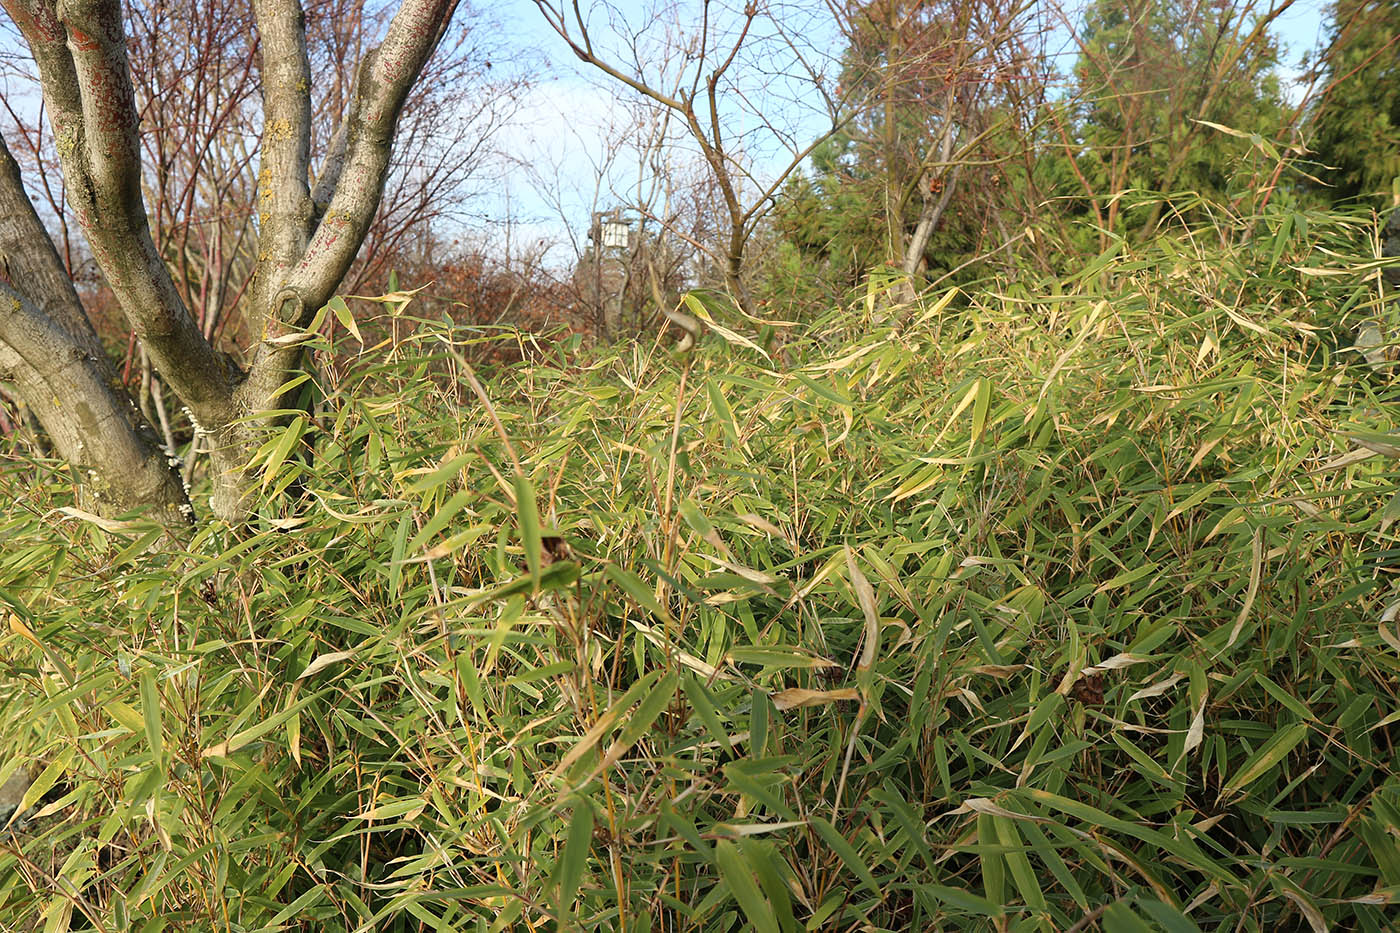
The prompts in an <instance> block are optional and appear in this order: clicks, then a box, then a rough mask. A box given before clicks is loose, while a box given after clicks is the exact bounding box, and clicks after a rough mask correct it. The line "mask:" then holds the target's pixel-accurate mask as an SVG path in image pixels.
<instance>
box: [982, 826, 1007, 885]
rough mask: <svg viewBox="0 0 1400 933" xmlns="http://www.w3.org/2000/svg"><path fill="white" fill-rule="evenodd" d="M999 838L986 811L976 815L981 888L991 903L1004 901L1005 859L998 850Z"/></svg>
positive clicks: (999, 845)
mask: <svg viewBox="0 0 1400 933" xmlns="http://www.w3.org/2000/svg"><path fill="white" fill-rule="evenodd" d="M1000 847H1001V840H1000V838H999V837H998V836H997V831H996V824H995V823H994V822H993V821H992V817H991V815H990V814H987V813H979V814H978V815H977V862H978V864H979V865H980V866H981V868H982V890H983V892H984V893H985V894H986V896H987V900H988V901H990V902H991V903H993V904H1005V903H1006V859H1005V857H1004V856H1003V855H1002V854H1001V853H1000V852H998V851H996V850H997V849H999V848H1000Z"/></svg>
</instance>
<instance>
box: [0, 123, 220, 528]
mask: <svg viewBox="0 0 1400 933" xmlns="http://www.w3.org/2000/svg"><path fill="white" fill-rule="evenodd" d="M0 381H3V382H8V383H11V384H13V385H14V386H15V388H16V389H17V390H18V393H19V396H20V397H21V398H23V399H24V400H25V402H26V403H27V404H28V405H29V407H30V408H31V409H32V410H33V412H34V416H35V417H36V418H38V420H39V423H40V424H41V425H42V426H43V428H44V431H45V432H46V433H47V434H48V437H49V440H50V442H51V443H52V444H53V447H54V450H55V451H56V452H57V453H58V455H59V456H61V457H63V458H64V459H65V460H67V461H68V463H69V465H70V466H72V468H73V469H74V470H75V471H76V473H77V479H78V482H79V490H80V493H81V494H80V500H79V501H80V502H81V503H82V504H83V505H84V506H85V507H86V508H88V509H89V510H91V511H94V512H98V513H100V514H106V515H119V514H122V513H125V512H130V511H132V510H134V509H137V508H140V507H143V506H149V507H151V509H152V512H153V515H154V517H155V518H157V519H158V520H159V521H161V522H162V523H164V524H166V525H170V526H174V525H179V524H183V523H188V522H189V521H190V520H191V519H192V517H193V511H192V510H191V508H190V504H189V499H188V497H187V496H186V494H185V488H184V483H183V482H182V481H181V479H180V474H179V472H178V471H177V470H176V469H175V466H176V463H175V462H174V460H173V458H172V457H171V455H170V452H169V451H167V450H165V449H164V448H163V447H162V446H161V444H160V441H159V440H158V438H157V436H156V432H155V431H154V429H152V427H151V425H150V423H149V422H147V421H146V419H145V418H144V417H142V415H141V412H140V411H139V410H138V409H137V407H136V405H135V404H134V403H133V402H132V400H131V397H130V396H129V395H128V394H127V392H126V389H125V388H124V387H123V386H122V383H121V380H120V379H118V378H117V373H116V370H115V369H114V368H113V366H112V364H111V361H110V360H109V359H108V358H107V355H106V353H105V352H104V351H103V348H102V345H101V343H100V342H99V341H98V339H97V334H96V333H95V332H94V331H93V329H92V325H91V324H90V323H89V322H88V319H87V316H86V315H85V314H84V312H83V307H82V304H81V303H80V302H79V301H78V293H77V291H76V290H75V289H74V288H73V283H72V281H71V280H70V279H69V277H68V273H67V271H66V270H65V269H64V267H63V261H62V260H61V259H59V257H58V253H57V251H56V250H55V249H54V246H53V241H52V240H50V239H49V237H48V234H47V233H46V232H45V230H44V226H43V224H42V223H41V222H40V220H39V217H38V215H37V214H36V213H35V211H34V206H33V204H31V203H30V201H29V198H28V196H27V195H26V194H25V193H24V188H23V186H22V184H21V183H20V175H19V166H18V165H16V164H15V160H14V158H13V157H11V155H10V151H9V149H7V148H6V147H5V145H4V142H3V140H0Z"/></svg>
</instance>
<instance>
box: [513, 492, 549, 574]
mask: <svg viewBox="0 0 1400 933" xmlns="http://www.w3.org/2000/svg"><path fill="white" fill-rule="evenodd" d="M515 514H516V517H517V518H519V519H520V542H521V544H522V545H524V547H525V566H526V567H528V568H529V570H530V579H531V580H533V581H534V583H535V587H536V588H537V589H538V587H539V582H540V566H541V564H542V560H541V557H540V554H541V551H542V545H541V544H540V540H541V537H542V536H541V534H540V513H539V509H538V507H537V506H536V504H535V486H534V484H533V483H531V482H530V478H529V477H528V476H525V475H524V474H523V473H522V474H519V475H517V476H516V477H515Z"/></svg>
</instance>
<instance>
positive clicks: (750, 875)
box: [715, 839, 780, 933]
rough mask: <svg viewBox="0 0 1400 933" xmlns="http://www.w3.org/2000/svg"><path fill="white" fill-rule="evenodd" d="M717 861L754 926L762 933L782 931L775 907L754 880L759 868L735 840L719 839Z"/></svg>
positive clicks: (716, 849) (727, 883)
mask: <svg viewBox="0 0 1400 933" xmlns="http://www.w3.org/2000/svg"><path fill="white" fill-rule="evenodd" d="M715 864H716V866H717V867H718V868H719V874H720V877H721V878H722V879H724V883H725V885H726V886H727V887H728V889H729V893H730V895H731V896H732V897H733V898H734V900H735V901H736V902H738V904H739V907H740V909H741V910H743V912H744V916H746V917H748V919H749V924H750V925H751V926H752V927H753V929H755V930H758V931H760V933H780V929H779V926H778V918H777V917H776V916H774V914H773V907H772V905H771V904H769V903H768V900H767V899H766V898H765V897H764V896H763V894H762V892H760V891H759V890H758V884H757V883H756V882H755V881H754V876H755V874H756V872H755V871H754V870H753V868H752V867H751V866H750V865H749V864H748V862H747V861H745V860H744V858H743V856H742V855H740V853H739V849H738V847H737V846H735V845H734V843H733V842H731V841H729V840H728V839H721V840H719V841H718V842H716V843H715Z"/></svg>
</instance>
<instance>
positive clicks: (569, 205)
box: [481, 0, 1327, 267]
mask: <svg viewBox="0 0 1400 933" xmlns="http://www.w3.org/2000/svg"><path fill="white" fill-rule="evenodd" d="M777 2H778V0H773V3H774V5H775V6H776V4H777ZM1265 3H1267V0H1265ZM694 7H695V4H694V2H693V0H689V2H683V3H682V5H681V8H680V11H679V12H678V13H677V14H675V18H674V19H673V20H669V21H668V20H667V19H666V18H664V17H656V16H655V15H654V14H652V13H650V12H649V11H650V10H652V9H654V8H655V5H654V4H652V3H647V2H641V0H619V2H616V3H614V4H613V9H614V10H616V11H617V12H618V13H619V14H620V16H621V20H620V21H616V24H617V25H619V26H621V27H622V28H623V29H625V30H631V31H634V32H644V33H645V34H648V35H657V34H660V33H662V32H664V31H665V29H666V27H667V25H668V22H674V23H676V25H678V26H680V27H681V28H684V27H685V26H688V25H690V24H691V23H693V22H694V20H691V19H687V17H688V16H693V12H694ZM1326 7H1327V4H1326V3H1324V2H1323V0H1295V2H1294V3H1293V4H1292V5H1291V6H1290V7H1289V9H1288V10H1287V11H1286V12H1285V13H1284V14H1283V15H1281V16H1280V17H1279V18H1278V20H1277V21H1276V23H1275V27H1274V34H1275V36H1276V37H1277V38H1278V40H1279V41H1280V44H1281V46H1282V47H1283V52H1284V54H1283V56H1282V58H1283V68H1282V69H1281V70H1282V72H1283V76H1284V78H1285V81H1286V82H1287V81H1288V79H1290V78H1291V77H1293V76H1295V75H1297V74H1299V70H1298V67H1297V66H1298V62H1299V60H1300V58H1301V57H1302V56H1303V54H1304V53H1306V52H1307V51H1309V50H1311V49H1313V48H1315V47H1316V45H1317V43H1318V41H1319V40H1320V39H1321V38H1322V29H1323V25H1324V21H1325V10H1326ZM587 8H588V7H587V6H585V9H587ZM825 9H826V3H825V0H787V5H786V6H785V7H784V8H783V14H782V15H783V19H784V21H785V22H787V21H791V22H793V23H796V24H797V27H796V31H800V33H801V38H802V39H803V40H804V41H805V42H806V43H807V44H808V46H809V48H810V54H811V55H812V56H819V55H821V54H825V55H826V56H828V58H829V59H830V60H831V61H834V59H835V57H836V56H838V55H839V53H840V49H841V42H840V38H839V35H838V33H837V31H836V29H835V28H834V27H832V26H831V25H830V24H829V20H826V19H825V18H824V16H823V15H822V12H823V11H824V10H825ZM497 16H499V17H500V18H501V20H502V21H503V23H502V24H503V26H504V33H505V35H506V36H510V37H511V39H510V40H509V41H511V43H512V44H513V45H517V44H518V47H519V48H520V49H521V50H522V54H524V55H530V56H532V57H536V56H537V57H538V60H539V61H540V62H541V63H542V64H544V66H545V73H544V75H543V77H542V78H541V81H540V82H539V83H538V84H537V85H536V86H535V88H534V89H533V90H532V91H531V93H530V94H529V95H528V97H527V98H526V100H525V101H524V102H523V104H524V105H523V107H522V112H521V120H520V122H519V124H518V125H517V126H515V127H514V128H512V129H511V130H509V131H508V132H507V133H506V135H505V136H504V137H503V139H502V140H501V143H502V145H503V148H505V149H507V150H508V151H509V152H511V153H512V155H513V156H514V157H515V158H516V159H518V160H519V161H520V162H521V163H528V166H527V165H526V164H520V165H515V166H513V167H511V168H510V169H509V170H508V171H507V172H505V174H504V176H503V181H502V184H501V187H500V188H499V189H498V191H497V192H496V194H495V196H494V197H492V196H488V197H487V198H486V199H485V203H484V204H483V205H482V207H483V210H482V214H483V215H484V216H485V217H486V218H487V220H488V222H487V224H486V226H485V228H484V229H483V230H482V232H481V235H482V237H483V239H484V240H485V241H486V242H485V244H484V245H486V246H487V247H488V248H489V249H491V250H492V251H493V252H500V251H501V250H502V245H501V242H500V241H501V239H502V237H503V236H504V235H505V230H504V227H503V225H502V224H501V223H499V221H500V220H502V219H504V218H507V217H509V218H511V220H512V223H511V225H510V233H509V235H510V237H511V243H512V246H511V249H512V252H516V253H517V254H518V252H519V251H520V250H521V249H522V248H523V249H526V250H528V249H530V248H532V247H534V246H535V244H540V243H544V244H553V248H552V249H551V251H550V254H549V264H550V265H552V266H555V267H563V266H566V265H567V264H568V263H569V262H570V261H571V258H572V254H573V244H572V243H571V240H572V241H573V242H574V243H577V242H581V241H580V239H579V238H581V237H582V236H583V235H584V232H585V231H586V229H587V225H588V220H589V216H590V212H591V211H592V210H593V209H595V206H596V208H608V207H612V206H613V205H614V204H617V203H620V202H624V201H626V200H628V199H630V198H631V197H633V196H635V194H636V189H637V185H638V182H639V180H641V179H642V178H643V176H644V175H645V172H644V171H640V170H639V168H638V165H637V159H636V157H635V155H631V156H629V154H628V153H626V152H624V153H622V154H621V155H618V156H615V157H614V160H613V162H612V163H611V167H610V168H609V167H608V166H609V156H608V153H609V151H610V149H611V148H615V145H616V139H617V138H618V137H619V135H625V132H624V131H625V127H626V126H627V125H628V123H629V122H630V120H629V113H628V107H627V105H626V102H627V101H629V100H630V99H631V97H630V96H629V95H630V93H631V92H629V91H626V90H625V89H623V88H621V87H620V86H619V85H617V84H616V83H614V82H611V81H610V80H609V79H607V78H606V77H604V76H602V75H601V74H599V73H598V72H597V71H596V70H595V69H591V68H589V67H587V66H584V65H583V64H582V63H581V62H579V61H578V60H577V59H576V58H575V57H574V56H573V54H572V53H571V52H570V51H569V50H568V48H567V47H566V45H565V44H564V42H563V40H561V39H560V38H559V37H558V36H557V35H556V34H555V33H554V32H553V30H551V29H550V28H549V26H548V25H547V24H546V23H545V21H544V18H543V16H542V15H541V14H540V12H539V11H538V9H537V8H536V6H535V4H534V3H531V2H525V0H512V2H510V3H509V4H508V5H506V6H505V7H503V8H501V9H499V10H498V11H497ZM595 17H596V19H595V21H594V25H595V27H597V28H596V29H595V34H596V35H597V36H598V37H601V38H604V40H605V41H609V42H612V43H613V45H612V50H613V52H614V54H617V55H620V54H621V50H622V49H623V48H624V46H623V45H622V44H621V43H618V42H617V41H616V40H615V39H614V38H612V37H613V35H614V33H613V32H612V30H609V29H608V28H606V26H607V22H606V20H605V19H604V18H603V16H602V14H601V13H597V14H595ZM803 17H805V19H803ZM1066 38H1067V37H1066ZM1052 41H1053V40H1052ZM1065 49H1066V52H1065V53H1066V54H1067V55H1071V54H1072V50H1071V49H1070V48H1069V47H1068V45H1066V47H1065ZM649 56H650V57H645V58H644V60H645V62H646V64H647V66H648V67H649V68H657V67H659V66H660V62H658V61H657V60H656V59H657V57H658V56H659V53H658V51H657V50H655V49H653V50H652V51H651V52H650V53H649ZM791 87H795V85H793V86H791ZM758 90H759V91H763V90H768V91H772V90H773V89H772V88H761V89H758ZM1290 91H1291V94H1292V95H1294V96H1295V98H1296V95H1300V94H1301V93H1302V89H1301V88H1298V87H1292V88H1290ZM773 101H777V106H778V109H779V110H783V109H786V111H787V112H786V113H784V114H783V115H784V116H785V117H786V118H787V120H788V123H789V124H790V125H791V126H792V127H794V128H795V132H796V135H797V136H799V137H800V136H802V135H803V134H804V133H805V134H806V135H807V136H808V138H810V137H811V136H814V135H815V134H816V133H817V132H819V131H820V129H821V126H822V121H821V119H820V114H819V113H818V112H817V111H818V108H817V107H815V106H813V105H812V102H811V101H804V100H803V99H801V98H799V97H797V96H796V94H795V93H789V94H788V95H787V96H785V97H782V96H778V95H774V96H772V97H770V104H771V103H772V102H773ZM610 141H611V142H610ZM763 145H766V146H767V151H760V149H761V146H760V145H759V143H758V141H757V140H755V148H756V151H755V161H756V162H757V164H758V165H759V172H760V173H762V172H763V171H765V160H766V162H767V163H769V165H768V166H767V167H766V170H767V171H768V172H769V173H770V174H771V173H772V172H774V171H776V170H777V167H778V166H780V165H785V164H786V163H787V161H788V157H787V153H786V152H785V151H784V150H783V149H782V147H781V146H779V145H776V144H775V142H774V140H773V139H772V138H771V137H769V138H768V139H767V141H766V143H764V144H763ZM679 158H680V159H681V160H684V158H685V156H684V154H682V155H681V156H679Z"/></svg>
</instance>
